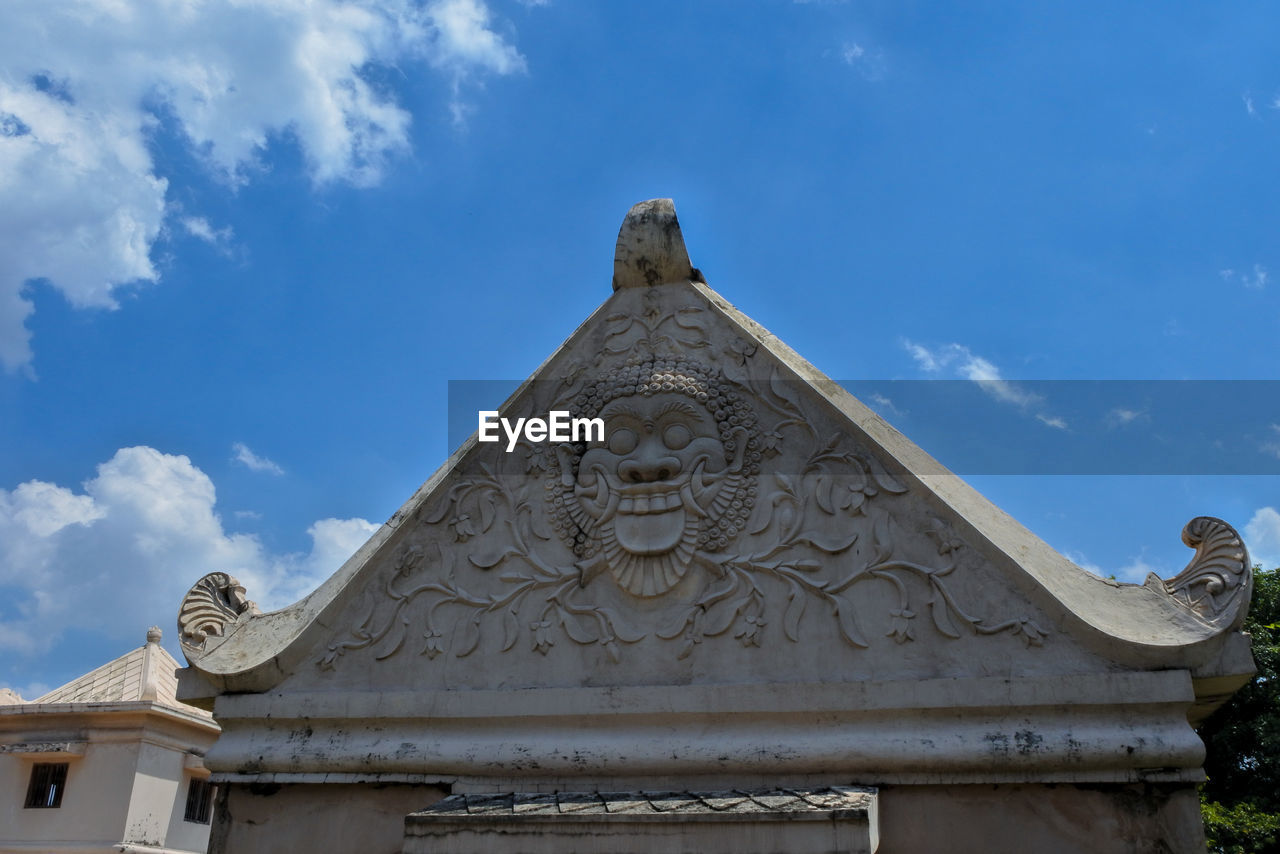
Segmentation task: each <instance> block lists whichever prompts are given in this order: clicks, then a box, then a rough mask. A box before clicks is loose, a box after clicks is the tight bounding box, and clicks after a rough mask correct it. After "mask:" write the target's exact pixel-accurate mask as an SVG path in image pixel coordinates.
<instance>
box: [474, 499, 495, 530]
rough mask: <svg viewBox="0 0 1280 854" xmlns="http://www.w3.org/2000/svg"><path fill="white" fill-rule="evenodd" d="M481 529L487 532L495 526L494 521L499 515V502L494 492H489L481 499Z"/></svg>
mask: <svg viewBox="0 0 1280 854" xmlns="http://www.w3.org/2000/svg"><path fill="white" fill-rule="evenodd" d="M479 503H480V530H481V531H485V532H487V531H488V530H489V529H490V528H492V527H493V521H494V519H495V518H496V517H497V515H498V507H497V502H495V501H494V498H493V494H492V493H489V494H487V495H485V496H484V498H482V499H480V502H479Z"/></svg>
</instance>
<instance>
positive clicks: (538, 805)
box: [414, 786, 871, 818]
mask: <svg viewBox="0 0 1280 854" xmlns="http://www.w3.org/2000/svg"><path fill="white" fill-rule="evenodd" d="M870 796H871V790H867V789H858V788H852V787H839V786H837V787H831V788H825V787H820V788H811V789H767V790H750V791H744V790H738V789H735V790H730V791H721V792H546V793H538V794H526V793H519V792H516V793H508V794H492V795H451V796H449V797H447V798H445V799H444V800H442V801H439V802H437V803H435V804H432V805H431V806H429V807H427V808H426V809H425V810H422V811H421V812H418V813H414V815H415V816H422V817H438V818H446V817H450V818H452V817H461V816H494V815H517V816H518V815H613V814H620V813H621V814H627V815H631V816H644V815H657V814H661V813H681V814H687V813H703V814H714V813H743V814H750V813H773V814H777V813H806V812H829V811H832V810H848V809H854V810H857V809H866V807H867V805H868V803H869V802H870V800H869V799H870Z"/></svg>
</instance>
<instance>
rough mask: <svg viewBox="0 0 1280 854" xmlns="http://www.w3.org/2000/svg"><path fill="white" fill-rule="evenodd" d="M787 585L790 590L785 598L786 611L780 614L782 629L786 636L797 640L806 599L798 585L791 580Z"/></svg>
mask: <svg viewBox="0 0 1280 854" xmlns="http://www.w3.org/2000/svg"><path fill="white" fill-rule="evenodd" d="M789 586H790V588H791V592H790V595H789V596H788V598H787V611H786V613H785V614H783V616H782V630H783V631H784V632H786V633H787V637H788V638H790V639H791V640H793V641H798V640H800V618H801V617H803V616H804V608H805V604H806V602H807V600H806V599H805V596H804V592H803V591H802V590H801V589H800V585H798V584H796V583H795V582H794V581H792V582H790V583H789Z"/></svg>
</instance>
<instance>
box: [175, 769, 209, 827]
mask: <svg viewBox="0 0 1280 854" xmlns="http://www.w3.org/2000/svg"><path fill="white" fill-rule="evenodd" d="M214 789H215V787H214V786H213V785H212V784H211V783H210V782H209V781H208V780H197V779H194V778H193V779H192V780H191V785H190V786H188V787H187V812H186V814H185V815H183V817H182V818H183V819H184V820H185V821H194V822H196V823H197V824H208V823H209V815H210V813H212V812H213V792H214Z"/></svg>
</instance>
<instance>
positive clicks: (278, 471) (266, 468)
mask: <svg viewBox="0 0 1280 854" xmlns="http://www.w3.org/2000/svg"><path fill="white" fill-rule="evenodd" d="M231 451H232V454H233V456H232V457H231V459H233V460H235V461H236V462H238V463H240V465H242V466H244V467H245V468H247V469H248V470H249V471H257V472H264V473H266V474H274V475H282V474H284V469H282V468H280V466H278V465H276V464H275V463H274V462H272V461H271V460H269V459H267V458H266V457H260V456H258V455H257V454H255V453H254V452H253V451H251V450H249V446H248V445H246V444H245V443H244V442H236V443H235V444H234V445H232V446H231Z"/></svg>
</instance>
